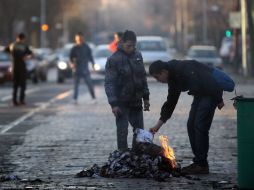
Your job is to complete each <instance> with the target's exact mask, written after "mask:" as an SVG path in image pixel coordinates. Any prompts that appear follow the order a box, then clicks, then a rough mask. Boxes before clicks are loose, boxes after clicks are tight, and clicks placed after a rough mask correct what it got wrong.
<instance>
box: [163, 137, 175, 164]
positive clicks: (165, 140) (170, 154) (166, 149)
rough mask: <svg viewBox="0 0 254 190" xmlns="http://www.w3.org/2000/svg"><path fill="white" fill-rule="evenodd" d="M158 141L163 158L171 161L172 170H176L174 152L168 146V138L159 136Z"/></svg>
mask: <svg viewBox="0 0 254 190" xmlns="http://www.w3.org/2000/svg"><path fill="white" fill-rule="evenodd" d="M159 139H160V142H161V146H162V147H163V149H164V152H163V154H164V156H165V157H166V158H168V159H169V160H170V161H171V164H172V168H176V158H175V154H174V150H173V149H172V148H171V147H170V146H169V145H168V137H167V136H165V135H160V137H159Z"/></svg>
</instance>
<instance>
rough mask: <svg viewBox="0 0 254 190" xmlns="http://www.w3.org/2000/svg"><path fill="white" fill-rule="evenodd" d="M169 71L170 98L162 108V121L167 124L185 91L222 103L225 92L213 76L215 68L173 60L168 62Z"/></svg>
mask: <svg viewBox="0 0 254 190" xmlns="http://www.w3.org/2000/svg"><path fill="white" fill-rule="evenodd" d="M167 70H168V72H169V78H168V96H167V101H166V102H165V103H164V104H163V106H162V108H161V117H160V120H161V121H163V122H166V121H167V120H168V119H169V118H170V117H171V115H172V113H173V111H174V109H175V106H176V104H177V102H178V99H179V96H180V94H181V92H184V91H188V94H189V95H193V96H196V97H199V96H210V97H212V98H213V99H214V101H215V102H216V103H218V104H219V103H220V102H222V92H223V90H222V89H221V88H220V87H219V86H218V84H217V82H216V81H215V79H214V78H213V76H212V71H213V68H211V67H208V66H206V65H204V64H202V63H199V62H197V61H195V60H172V61H169V62H168V66H167Z"/></svg>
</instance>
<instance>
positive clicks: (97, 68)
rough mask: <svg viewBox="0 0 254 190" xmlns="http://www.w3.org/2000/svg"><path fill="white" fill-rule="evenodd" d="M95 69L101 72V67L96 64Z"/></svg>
mask: <svg viewBox="0 0 254 190" xmlns="http://www.w3.org/2000/svg"><path fill="white" fill-rule="evenodd" d="M94 69H95V71H99V70H101V66H100V65H99V64H97V63H95V64H94Z"/></svg>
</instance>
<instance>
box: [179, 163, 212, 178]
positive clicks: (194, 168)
mask: <svg viewBox="0 0 254 190" xmlns="http://www.w3.org/2000/svg"><path fill="white" fill-rule="evenodd" d="M182 173H183V174H187V175H188V174H189V175H195V174H209V166H208V165H207V166H200V165H198V164H196V163H193V164H191V165H189V166H186V167H183V168H182Z"/></svg>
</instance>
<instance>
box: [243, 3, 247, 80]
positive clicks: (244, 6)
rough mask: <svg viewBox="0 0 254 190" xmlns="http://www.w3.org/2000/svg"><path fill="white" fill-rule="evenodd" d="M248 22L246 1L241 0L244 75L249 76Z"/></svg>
mask: <svg viewBox="0 0 254 190" xmlns="http://www.w3.org/2000/svg"><path fill="white" fill-rule="evenodd" d="M246 28H247V20H246V0H241V30H242V67H243V75H244V76H247V75H248V68H247V44H246V42H247V40H246V39H247V33H246V30H247V29H246Z"/></svg>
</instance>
